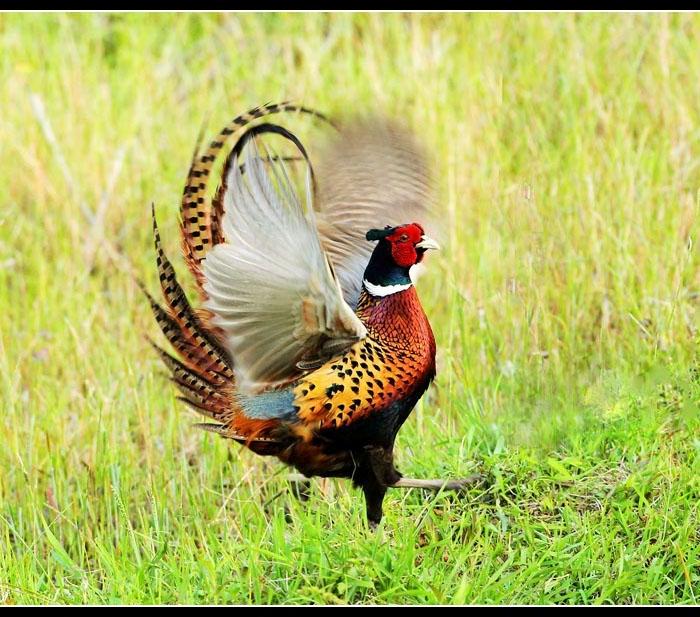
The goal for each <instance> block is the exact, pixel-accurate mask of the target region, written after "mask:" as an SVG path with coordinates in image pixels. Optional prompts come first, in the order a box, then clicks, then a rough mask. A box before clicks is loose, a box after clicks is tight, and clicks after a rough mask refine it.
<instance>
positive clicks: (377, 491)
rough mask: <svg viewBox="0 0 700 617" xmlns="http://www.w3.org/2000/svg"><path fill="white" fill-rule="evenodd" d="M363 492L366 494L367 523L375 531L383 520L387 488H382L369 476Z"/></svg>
mask: <svg viewBox="0 0 700 617" xmlns="http://www.w3.org/2000/svg"><path fill="white" fill-rule="evenodd" d="M361 486H362V492H363V493H364V494H365V503H366V506H367V522H368V523H369V527H370V529H372V530H375V529H376V528H377V526H378V525H379V523H380V522H381V520H382V516H383V514H384V513H383V512H382V503H384V495H386V486H382V485H381V484H379V482H377V480H376V478H373V477H372V476H371V474H368V477H367V479H366V480H365V482H363V483H362V485H361Z"/></svg>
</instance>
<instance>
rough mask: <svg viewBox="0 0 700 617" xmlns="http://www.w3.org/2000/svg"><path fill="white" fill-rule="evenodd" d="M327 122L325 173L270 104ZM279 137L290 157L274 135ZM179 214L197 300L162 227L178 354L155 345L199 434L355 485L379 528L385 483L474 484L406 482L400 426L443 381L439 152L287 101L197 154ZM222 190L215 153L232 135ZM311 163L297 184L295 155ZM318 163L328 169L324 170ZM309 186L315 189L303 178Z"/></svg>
mask: <svg viewBox="0 0 700 617" xmlns="http://www.w3.org/2000/svg"><path fill="white" fill-rule="evenodd" d="M280 114H297V115H306V116H310V117H311V118H313V119H314V120H315V121H318V122H320V123H322V124H323V125H324V126H326V127H327V128H328V130H329V131H331V133H332V136H331V137H330V138H329V139H328V140H327V143H326V144H325V146H324V148H323V149H322V152H321V154H320V155H319V160H318V165H317V169H316V166H315V161H312V159H311V156H310V155H309V152H308V150H307V148H306V147H305V146H304V144H303V143H302V142H301V140H300V139H299V138H298V137H297V136H296V135H295V134H294V133H292V132H291V131H290V130H288V129H287V128H286V127H285V126H283V125H282V124H281V123H279V121H275V122H273V121H272V120H271V117H272V116H276V117H280ZM271 135H276V136H278V137H280V138H282V139H283V140H284V142H285V143H287V142H290V143H291V144H292V147H293V148H294V149H295V151H296V154H295V155H294V156H287V157H283V156H278V155H277V154H275V151H274V150H272V149H271V148H269V147H268V146H267V145H266V144H265V139H264V138H265V136H267V137H266V139H269V138H270V137H269V136H271ZM200 144H201V135H200V139H199V142H198V145H197V147H196V148H195V152H194V155H193V158H192V162H191V165H190V168H189V172H188V174H187V180H186V183H185V188H184V191H183V197H182V203H181V208H180V232H181V243H182V252H183V255H184V259H185V262H186V264H187V267H188V269H189V271H190V273H191V274H192V276H193V278H194V283H195V286H196V290H197V294H198V297H199V301H200V306H199V307H198V308H193V306H192V304H191V303H190V301H189V300H188V297H187V295H186V293H185V291H184V290H183V288H182V286H181V285H180V283H179V281H178V279H177V277H176V273H175V269H174V267H173V265H172V263H171V262H170V261H169V259H168V258H167V256H166V254H165V251H164V249H163V246H162V243H161V238H160V232H159V229H158V225H157V221H156V216H155V208H154V206H153V205H152V207H151V209H152V220H153V236H154V243H155V252H156V258H157V267H158V276H159V279H160V287H161V292H162V296H163V301H162V303H160V302H158V301H156V299H155V298H154V297H153V296H152V295H151V294H150V293H149V292H148V291H147V289H146V288H145V286H144V285H143V284H141V287H142V290H143V291H144V293H145V295H146V297H147V298H148V301H149V302H150V305H151V308H152V311H153V313H154V315H155V319H156V321H157V323H158V325H159V327H160V330H161V331H162V333H163V335H164V336H165V339H167V341H168V342H169V344H170V346H171V347H172V350H173V351H174V354H173V353H170V352H168V351H166V350H165V349H163V347H161V346H160V345H158V344H156V343H154V342H153V341H151V343H152V345H153V347H154V348H155V350H156V352H157V354H158V355H159V356H160V358H161V359H162V361H163V362H164V364H165V366H166V367H167V369H168V370H169V373H170V377H171V380H172V381H173V383H174V384H175V386H176V387H177V389H178V390H179V396H178V398H179V399H180V400H181V401H183V402H184V403H186V404H187V405H188V406H189V407H191V408H192V409H193V410H194V411H196V412H198V413H199V414H201V415H202V416H204V417H206V419H207V421H206V422H202V423H199V424H197V425H196V426H198V427H199V428H202V429H204V430H207V431H211V432H214V433H216V434H218V435H220V436H222V437H224V438H227V439H230V440H233V441H235V442H238V443H239V444H241V445H242V446H244V447H246V448H248V449H249V450H251V451H252V452H254V453H256V454H258V455H262V456H274V457H277V458H278V459H279V460H280V461H281V462H282V463H284V464H286V465H288V466H290V467H293V468H295V469H296V470H297V471H298V472H300V474H301V476H302V477H303V478H304V479H307V478H311V477H335V478H346V479H350V480H351V481H352V482H353V484H354V486H355V487H357V488H359V489H361V491H362V493H363V494H364V497H365V504H366V517H367V521H368V523H369V526H370V527H371V528H372V529H374V528H376V527H377V525H378V524H379V523H380V521H381V520H382V516H383V502H384V497H385V495H386V493H387V490H388V489H389V488H412V487H416V488H426V489H432V490H441V489H461V488H464V487H465V486H467V485H468V484H469V483H470V482H472V479H471V478H468V479H465V480H453V481H443V480H425V479H412V478H406V477H403V475H402V474H401V473H400V472H399V471H398V470H397V469H396V467H395V465H394V443H395V440H396V436H397V433H398V431H399V429H400V428H401V426H402V425H403V424H404V422H405V421H406V419H407V418H408V416H409V414H410V413H411V411H412V410H413V408H414V407H415V406H416V404H417V403H418V401H419V400H420V398H421V397H422V396H423V394H424V393H425V391H426V390H427V389H428V387H429V386H430V384H431V382H432V381H433V379H434V378H435V375H436V366H435V354H436V343H435V337H434V335H433V331H432V329H431V326H430V322H429V320H428V317H427V316H426V313H425V311H424V310H423V308H422V306H421V303H420V300H419V296H418V293H417V291H416V287H415V278H416V270H417V269H419V268H420V267H421V266H422V265H423V262H424V258H425V255H426V254H427V253H428V252H429V251H433V250H437V249H438V248H439V245H438V243H437V242H436V241H435V240H434V239H432V238H431V237H430V236H429V235H427V233H426V231H425V225H426V224H427V222H428V221H429V220H432V218H433V215H434V204H433V180H432V176H431V174H430V172H429V169H428V165H427V163H426V156H425V155H424V153H423V150H422V148H421V147H420V146H419V144H418V142H417V140H416V138H415V137H414V136H413V134H411V133H410V131H408V129H406V128H405V127H404V126H403V125H401V124H400V123H398V122H395V121H391V120H388V119H386V118H383V117H358V118H351V119H349V120H347V121H343V122H342V123H338V122H336V121H334V120H331V119H329V117H328V116H326V115H325V114H322V113H320V112H318V111H315V110H313V109H310V108H307V107H303V106H301V105H296V104H293V103H290V102H283V103H275V104H267V105H262V106H258V107H255V108H253V109H251V110H249V111H248V112H246V113H244V114H241V115H239V116H237V117H235V118H234V119H233V120H232V121H231V122H229V123H228V124H227V125H226V126H225V127H224V128H223V129H222V130H221V131H220V133H219V134H218V135H217V136H216V137H215V138H214V139H213V140H212V141H211V142H210V143H209V145H208V147H207V148H205V149H203V151H201V152H200ZM227 144H228V145H229V146H230V150H229V152H228V154H227V155H226V157H225V161H224V164H223V168H222V172H221V178H220V180H219V185H218V187H217V188H216V190H215V191H212V192H213V196H212V197H211V198H210V197H209V192H210V190H209V189H210V184H211V179H212V175H214V174H213V172H214V169H215V167H214V165H215V162H216V161H217V159H218V158H219V156H220V155H221V153H222V151H223V150H224V148H225V146H226V145H227ZM299 163H301V164H303V165H305V168H306V171H305V173H304V174H302V175H303V177H302V178H301V180H300V181H295V180H294V178H295V174H294V173H293V169H292V168H293V167H294V166H296V165H298V164H299ZM312 163H314V164H312ZM300 187H301V188H300Z"/></svg>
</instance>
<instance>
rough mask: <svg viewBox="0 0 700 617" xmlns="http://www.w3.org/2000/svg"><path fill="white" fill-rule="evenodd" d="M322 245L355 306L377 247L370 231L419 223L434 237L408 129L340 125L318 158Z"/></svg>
mask: <svg viewBox="0 0 700 617" xmlns="http://www.w3.org/2000/svg"><path fill="white" fill-rule="evenodd" d="M319 163H320V164H319V165H318V169H317V171H318V174H317V177H318V180H319V200H318V202H319V203H318V205H319V208H320V213H319V215H318V217H317V219H318V222H317V224H318V229H319V233H320V235H321V241H322V243H323V246H324V248H325V249H326V251H327V252H328V255H329V257H330V259H331V261H332V262H333V266H334V268H335V271H336V273H337V275H338V279H339V280H340V284H341V286H342V288H343V293H344V296H345V299H346V300H347V302H348V304H350V306H352V307H355V306H356V305H357V300H358V297H359V294H360V285H361V283H362V275H363V273H364V270H365V268H366V266H367V263H368V261H369V258H370V255H371V253H372V250H373V249H374V246H375V245H374V243H371V242H368V241H367V240H365V234H366V233H367V231H368V230H369V229H375V228H379V229H381V228H382V227H385V226H386V225H391V226H395V225H402V224H405V223H420V224H421V225H423V227H424V228H425V230H426V232H429V235H435V229H434V228H435V223H434V221H433V220H431V218H430V217H431V211H434V208H433V202H432V186H431V179H430V174H429V172H428V166H427V162H426V160H425V157H424V155H423V153H422V152H421V149H420V148H419V147H418V145H417V143H416V142H415V139H414V138H413V136H412V135H410V134H409V133H408V131H407V130H405V129H404V128H402V127H400V126H398V125H396V124H394V123H391V122H388V121H385V120H379V119H374V120H365V121H358V122H355V123H351V124H347V125H345V126H344V127H341V129H340V131H339V133H338V134H337V135H336V136H335V137H334V139H333V140H332V141H331V142H330V143H329V144H327V146H326V150H325V152H324V153H323V156H321V157H320V159H319Z"/></svg>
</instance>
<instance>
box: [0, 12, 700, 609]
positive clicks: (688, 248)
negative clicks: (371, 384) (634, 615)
mask: <svg viewBox="0 0 700 617" xmlns="http://www.w3.org/2000/svg"><path fill="white" fill-rule="evenodd" d="M698 74H700V18H698V16H695V15H674V16H665V15H636V16H632V15H450V16H439V15H420V16H417V15H413V16H411V15H370V16H368V15H335V16H328V15H313V16H308V15H306V16H305V15H274V14H268V15H250V14H249V15H223V16H221V15H173V16H169V15H128V14H120V15H106V14H101V15H70V16H68V15H60V14H56V15H39V14H34V15H19V14H15V15H9V14H5V15H0V84H1V85H0V109H1V110H2V113H0V186H2V192H1V195H0V402H1V405H2V407H1V409H2V415H1V416H0V603H3V602H4V603H8V604H17V603H112V602H113V603H137V602H140V603H175V602H179V603H200V602H206V603H224V602H234V603H295V602H296V603H345V602H347V603H426V602H430V603H499V602H500V603H554V602H562V603H611V602H617V603H695V602H697V601H698V598H699V597H700V548H699V547H700V536H699V531H698V529H699V528H700V520H699V513H698V501H699V498H700V480H699V479H698V478H700V462H699V461H700V457H699V456H698V454H699V451H700V417H699V414H698V401H700V380H699V379H698V374H699V370H700V365H696V363H695V358H696V356H697V347H698V341H697V340H696V329H697V324H698V315H697V313H698V301H699V298H700V296H699V295H698V294H699V292H700V267H699V266H700V264H699V261H698V255H697V250H696V249H695V246H694V241H695V240H696V238H697V225H698V195H699V194H698V189H699V188H700V166H699V165H698V161H700V128H699V127H700V106H698V101H700V81H699V80H698V79H697V76H698ZM286 98H292V99H295V100H299V101H303V102H304V103H306V104H307V105H311V106H314V107H316V108H319V109H322V110H325V111H327V112H329V113H331V114H336V115H342V114H344V113H350V112H355V111H362V110H367V109H371V110H383V111H385V112H386V113H388V114H390V115H392V116H403V117H405V118H406V120H407V122H408V123H409V124H411V125H412V126H413V127H414V129H415V130H416V132H418V133H419V135H420V137H421V139H422V140H424V142H425V143H426V146H427V147H428V148H429V150H430V152H431V153H432V157H433V159H434V161H435V167H436V172H437V179H438V186H439V195H440V207H441V209H442V214H441V218H442V219H443V221H444V230H443V241H445V244H446V245H447V248H446V250H445V251H443V252H442V253H441V254H439V255H435V256H432V257H433V258H432V259H431V260H430V263H429V266H430V268H429V273H428V274H426V275H425V276H424V277H423V278H422V279H421V284H420V286H419V287H420V293H421V296H422V298H423V301H424V304H425V306H426V310H427V312H428V314H429V315H430V317H431V320H432V323H433V325H434V329H435V331H436V336H437V340H438V346H439V358H438V363H439V377H438V380H437V382H436V384H435V386H434V387H433V388H432V389H431V390H430V392H429V394H428V395H427V396H426V397H425V398H424V400H423V402H422V403H421V405H419V407H418V408H417V409H416V411H415V412H414V414H413V415H412V416H411V419H410V420H409V422H408V423H407V424H406V426H405V427H404V429H403V430H402V431H401V433H400V435H399V440H398V444H397V450H398V459H399V461H398V462H399V467H400V468H401V469H402V470H403V471H404V472H407V473H410V474H411V475H418V476H444V477H448V476H449V477H458V476H461V475H465V474H469V473H472V472H473V471H475V470H478V471H480V472H481V473H483V474H484V475H485V476H486V478H487V480H488V482H487V483H486V484H485V485H484V486H481V487H477V488H475V489H474V490H472V491H470V492H469V493H468V494H467V495H466V496H464V497H461V498H456V497H455V496H454V495H448V494H442V495H438V496H437V497H434V498H433V497H431V498H426V497H427V496H424V495H421V494H420V493H419V492H416V491H413V492H398V491H394V492H391V493H390V494H389V497H388V498H387V501H386V518H385V521H384V522H383V524H382V527H381V529H380V530H379V531H378V532H377V533H371V532H369V531H368V530H367V529H366V527H365V524H364V520H363V503H362V499H361V497H360V495H359V494H357V493H356V492H355V491H354V490H353V489H351V488H350V487H349V486H348V483H346V482H334V481H332V482H326V483H318V484H317V485H316V486H315V488H314V491H313V495H312V497H311V499H310V501H309V502H308V504H305V505H303V504H299V503H297V502H296V501H295V500H294V499H293V498H292V497H291V496H290V495H289V494H288V492H287V489H286V483H285V481H284V473H285V471H284V470H283V469H282V468H281V466H280V465H278V464H276V463H275V462H274V461H272V460H269V461H268V460H265V459H262V458H258V457H255V456H254V455H252V454H250V453H246V452H244V451H242V450H241V449H239V448H237V447H232V446H231V445H230V444H228V443H226V442H224V441H223V440H217V439H215V438H214V436H212V435H209V434H203V433H201V432H199V431H196V430H194V429H192V428H191V423H192V416H190V415H188V414H187V412H185V411H183V410H182V408H181V405H179V404H178V403H177V402H176V401H174V396H173V391H172V388H171V386H170V385H169V384H168V383H167V381H166V380H165V379H164V378H163V377H162V372H161V368H160V366H159V364H158V361H157V359H156V358H155V357H154V354H153V353H152V351H151V350H150V348H149V347H148V344H147V342H146V340H145V338H144V334H145V333H150V334H152V335H154V334H155V333H156V326H155V324H154V323H153V321H152V318H151V316H150V311H149V308H148V306H147V304H146V302H145V301H144V299H143V297H142V296H141V295H140V293H139V292H138V289H137V287H136V285H135V283H134V280H133V278H132V274H136V275H138V276H140V277H142V278H143V279H145V280H146V281H147V283H148V284H149V285H150V286H151V288H152V289H156V276H155V263H154V252H153V248H152V245H151V241H150V221H149V208H150V203H151V202H155V204H156V206H157V210H158V213H159V217H160V221H161V227H162V230H161V231H162V234H163V236H164V239H165V244H166V248H167V250H168V251H169V253H170V255H171V256H175V255H176V254H177V251H178V237H177V226H176V213H177V206H178V202H179V196H180V191H181V189H182V185H183V182H184V177H185V174H186V171H187V167H188V164H189V157H190V154H191V152H192V149H193V146H194V142H195V139H196V136H197V133H198V131H199V129H200V126H201V125H202V122H203V121H205V120H206V121H207V131H208V133H209V134H213V133H214V132H215V131H216V130H218V128H219V127H220V126H221V125H223V123H224V122H225V121H227V120H228V119H229V118H230V117H232V116H233V115H235V114H237V113H238V112H241V111H243V110H245V109H247V108H249V107H251V106H253V105H255V104H259V103H262V102H266V101H274V100H279V99H286ZM294 122H297V123H298V124H297V125H296V126H298V127H299V133H300V134H301V135H302V136H306V135H307V134H308V135H309V136H310V139H311V142H313V135H315V134H316V133H314V131H313V130H312V129H311V127H310V125H309V124H308V123H304V122H302V121H301V120H295V121H294ZM49 125H50V128H51V131H52V133H53V136H54V137H55V141H53V142H52V140H51V135H50V134H48V135H47V128H48V127H49ZM312 156H313V151H312ZM176 266H177V267H178V269H179V271H180V272H181V273H182V275H183V278H184V272H185V270H184V268H183V264H182V261H181V260H180V259H179V258H178V260H177V261H176Z"/></svg>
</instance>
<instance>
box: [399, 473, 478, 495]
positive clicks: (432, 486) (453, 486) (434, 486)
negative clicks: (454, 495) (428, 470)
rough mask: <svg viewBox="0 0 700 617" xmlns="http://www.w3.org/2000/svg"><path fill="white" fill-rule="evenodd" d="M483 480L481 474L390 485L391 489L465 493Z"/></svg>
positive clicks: (417, 480)
mask: <svg viewBox="0 0 700 617" xmlns="http://www.w3.org/2000/svg"><path fill="white" fill-rule="evenodd" d="M483 480H484V476H482V475H481V474H474V475H472V476H468V477H466V478H460V479H457V480H423V479H420V478H401V479H399V480H398V481H396V482H394V483H393V484H390V485H389V488H422V489H427V490H429V491H441V490H444V491H464V490H467V489H468V488H470V487H472V486H474V485H475V484H479V483H480V482H481V481H483Z"/></svg>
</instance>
